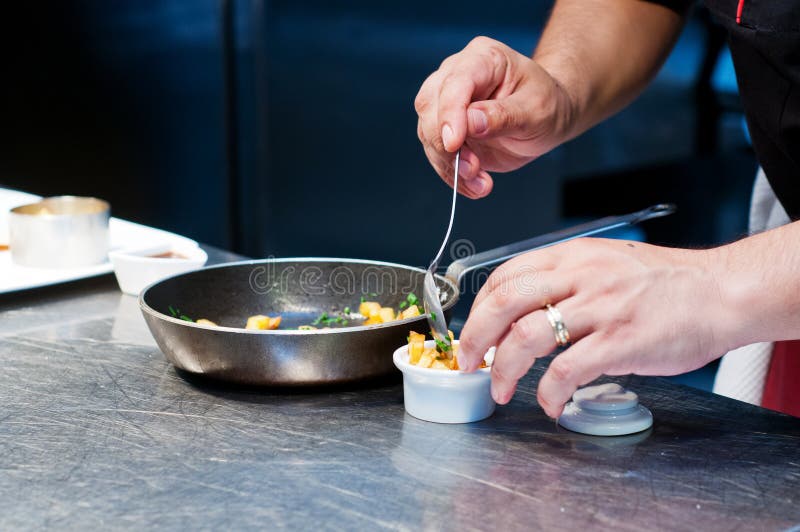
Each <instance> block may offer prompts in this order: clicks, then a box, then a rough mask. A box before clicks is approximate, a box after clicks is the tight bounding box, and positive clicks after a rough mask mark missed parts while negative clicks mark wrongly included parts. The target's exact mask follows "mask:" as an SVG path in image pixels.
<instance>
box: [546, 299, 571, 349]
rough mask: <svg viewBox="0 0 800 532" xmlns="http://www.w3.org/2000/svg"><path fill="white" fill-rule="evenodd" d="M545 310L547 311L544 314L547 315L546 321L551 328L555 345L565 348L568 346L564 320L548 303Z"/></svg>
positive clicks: (568, 339)
mask: <svg viewBox="0 0 800 532" xmlns="http://www.w3.org/2000/svg"><path fill="white" fill-rule="evenodd" d="M545 308H546V309H547V311H546V312H545V314H546V315H547V321H548V322H549V323H550V327H552V328H553V335H554V336H555V338H556V345H557V346H558V347H565V346H567V345H569V342H570V337H569V330H568V329H567V325H566V324H565V323H564V318H563V317H562V316H561V312H560V311H559V310H558V309H557V308H556V306H555V305H551V304H550V303H547V304H546V305H545Z"/></svg>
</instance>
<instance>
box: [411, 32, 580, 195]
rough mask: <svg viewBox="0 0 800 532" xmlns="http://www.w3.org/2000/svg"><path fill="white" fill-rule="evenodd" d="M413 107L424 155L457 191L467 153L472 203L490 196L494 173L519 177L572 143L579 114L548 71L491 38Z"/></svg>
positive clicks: (455, 63) (426, 87) (440, 73)
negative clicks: (456, 162)
mask: <svg viewBox="0 0 800 532" xmlns="http://www.w3.org/2000/svg"><path fill="white" fill-rule="evenodd" d="M414 106H415V108H416V110H417V114H418V115H419V122H418V125H417V134H418V136H419V139H420V141H421V142H422V145H423V147H424V149H425V154H426V155H427V157H428V160H429V161H430V162H431V164H432V165H433V167H434V169H436V172H437V173H438V174H439V175H440V176H441V177H442V179H444V180H445V182H447V183H448V184H450V185H451V186H452V182H453V162H454V153H455V152H456V151H457V150H458V149H459V148H461V164H460V167H459V176H460V177H462V178H463V185H462V184H461V183H460V186H459V192H461V193H462V194H464V195H465V196H467V197H470V198H473V199H475V198H481V197H484V196H486V195H488V194H489V192H491V190H492V178H491V176H490V175H489V173H488V172H492V171H495V172H508V171H510V170H515V169H517V168H519V167H521V166H523V165H524V164H526V163H528V162H530V161H532V160H534V159H535V158H536V157H538V156H539V155H542V154H544V153H546V152H548V151H550V150H551V149H553V148H554V147H556V146H557V145H558V144H560V143H562V142H564V141H565V140H567V138H568V137H569V133H568V130H569V127H570V124H569V123H570V120H571V116H572V114H573V112H572V110H571V103H570V98H569V96H568V95H567V93H566V91H565V90H564V89H563V88H562V86H561V85H560V84H559V83H558V82H557V81H556V80H555V79H554V78H553V77H552V76H550V74H548V73H547V71H546V70H544V69H543V68H542V67H541V66H539V65H538V64H537V63H536V62H534V61H533V60H532V59H530V58H528V57H525V56H524V55H522V54H520V53H517V52H515V51H514V50H512V49H511V48H509V47H508V46H506V45H504V44H503V43H501V42H498V41H495V40H493V39H490V38H488V37H476V38H475V39H473V40H472V41H471V42H470V43H469V44H468V45H467V47H466V48H464V49H463V50H462V51H461V52H459V53H457V54H455V55H453V56H450V57H448V58H447V59H445V60H444V62H443V63H442V64H441V66H440V67H439V69H438V70H437V71H436V72H434V73H433V74H431V75H430V76H429V77H428V79H426V80H425V82H424V83H423V84H422V87H421V88H420V90H419V93H418V94H417V97H416V100H415V102H414ZM459 181H462V180H461V179H460V180H459Z"/></svg>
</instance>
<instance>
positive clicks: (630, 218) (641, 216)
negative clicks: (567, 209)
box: [445, 203, 675, 282]
mask: <svg viewBox="0 0 800 532" xmlns="http://www.w3.org/2000/svg"><path fill="white" fill-rule="evenodd" d="M673 212H675V205H673V204H671V203H661V204H658V205H653V206H652V207H648V208H647V209H643V210H641V211H637V212H633V213H631V214H625V215H621V216H607V217H605V218H600V219H599V220H595V221H593V222H587V223H585V224H580V225H576V226H574V227H568V228H566V229H559V230H558V231H553V232H552V233H547V234H544V235H539V236H535V237H533V238H529V239H528V240H523V241H522V242H515V243H513V244H507V245H505V246H500V247H499V248H495V249H490V250H488V251H482V252H481V253H476V254H475V255H470V256H469V257H464V258H463V259H458V260H456V261H454V262H453V263H452V264H450V266H448V268H447V273H446V274H445V275H446V277H448V278H449V279H450V280H452V281H456V282H459V281H461V278H462V277H463V276H464V275H465V274H466V273H467V272H469V271H472V270H474V269H476V268H482V267H486V266H492V265H494V264H497V263H500V262H504V261H506V260H508V259H510V258H512V257H516V256H517V255H520V254H522V253H525V252H526V251H532V250H534V249H539V248H544V247H547V246H552V245H555V244H560V243H561V242H566V241H567V240H572V239H574V238H580V237H584V236H590V235H595V234H597V233H602V232H604V231H608V230H611V229H616V228H618V227H625V226H627V225H634V224H637V223H639V222H642V221H644V220H649V219H651V218H659V217H661V216H667V215H669V214H672V213H673Z"/></svg>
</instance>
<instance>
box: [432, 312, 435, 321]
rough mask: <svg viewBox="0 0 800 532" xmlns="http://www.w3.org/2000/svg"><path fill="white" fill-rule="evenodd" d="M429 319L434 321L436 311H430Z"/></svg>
mask: <svg viewBox="0 0 800 532" xmlns="http://www.w3.org/2000/svg"><path fill="white" fill-rule="evenodd" d="M431 320H433V321H436V313H435V312H431Z"/></svg>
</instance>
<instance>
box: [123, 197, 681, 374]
mask: <svg viewBox="0 0 800 532" xmlns="http://www.w3.org/2000/svg"><path fill="white" fill-rule="evenodd" d="M674 209H675V208H674V206H673V205H655V206H653V207H650V208H648V209H644V210H642V211H638V212H635V213H632V214H628V215H624V216H610V217H607V218H602V219H599V220H596V221H593V222H589V223H586V224H582V225H578V226H575V227H572V228H569V229H564V230H560V231H556V232H553V233H548V234H546V235H541V236H538V237H534V238H531V239H529V240H525V241H522V242H517V243H514V244H509V245H507V246H502V247H499V248H496V249H493V250H490V251H484V252H482V253H478V254H475V255H471V256H469V257H465V258H463V259H459V260H456V261H455V262H453V263H452V264H451V265H450V267H449V268H448V269H447V273H446V274H445V275H444V276H439V275H437V279H436V280H437V285H438V286H439V288H440V290H441V294H442V296H441V297H442V308H443V310H444V312H445V317H447V318H448V319H449V315H450V311H451V310H452V308H453V306H454V305H455V304H456V302H457V301H458V296H459V281H460V280H461V279H462V278H463V277H464V275H465V274H466V273H468V272H470V271H472V270H474V269H476V268H480V267H486V266H491V265H494V264H497V263H499V262H502V261H505V260H507V259H509V258H511V257H514V256H516V255H519V254H520V253H523V252H525V251H530V250H533V249H536V248H541V247H545V246H549V245H553V244H557V243H559V242H564V241H566V240H570V239H573V238H577V237H581V236H589V235H593V234H596V233H600V232H603V231H607V230H609V229H614V228H617V227H622V226H626V225H631V224H636V223H638V222H641V221H643V220H647V219H650V218H656V217H659V216H665V215H667V214H671V213H672V212H674ZM424 279H425V270H423V269H420V268H414V267H411V266H405V265H402V264H392V263H387V262H379V261H369V260H357V259H330V258H282V259H266V260H254V261H245V262H236V263H230V264H223V265H219V266H212V267H208V268H204V269H201V270H196V271H193V272H189V273H183V274H179V275H176V276H174V277H170V278H167V279H164V280H161V281H159V282H157V283H154V284H152V285H150V286H149V287H147V288H146V289H145V290H144V291H143V292H142V293H141V295H140V296H139V306H140V308H141V309H142V313H143V315H144V318H145V321H146V322H147V326H148V327H149V328H150V332H151V333H152V335H153V337H154V338H155V340H156V343H157V344H158V346H159V348H160V349H161V351H162V352H163V353H164V355H166V357H167V359H168V360H169V361H170V362H171V363H172V364H174V365H175V366H176V367H177V368H179V369H182V370H184V371H186V372H189V373H192V374H198V375H202V376H204V377H208V378H211V379H217V380H224V381H227V382H231V383H238V384H246V385H270V386H314V385H329V384H338V383H345V382H354V381H360V380H365V379H371V378H377V377H381V376H385V375H388V374H391V373H394V372H395V371H397V370H396V369H395V368H394V364H393V363H392V353H393V351H394V350H395V349H396V348H397V347H398V346H400V345H402V344H404V343H406V341H407V337H408V333H409V331H418V332H426V331H427V329H428V325H427V323H426V318H425V317H424V316H420V317H417V318H411V319H407V320H403V321H395V322H390V323H384V324H377V325H367V326H364V325H357V326H352V325H351V324H348V326H338V325H337V326H332V327H331V328H322V329H317V330H298V329H297V327H298V326H300V325H304V324H310V323H312V322H313V321H314V320H315V319H316V318H317V317H318V316H319V315H320V314H322V313H323V312H326V313H328V314H330V315H341V314H342V313H343V311H344V309H345V307H350V308H353V309H357V308H358V305H359V301H360V298H361V297H365V298H367V299H369V300H376V301H379V302H380V303H381V305H383V306H391V307H393V308H398V306H399V305H400V303H401V302H402V301H404V300H405V299H406V296H407V295H408V294H409V293H411V292H414V293H415V294H420V295H421V294H422V287H423V283H424ZM170 307H172V308H173V309H176V310H178V311H179V312H180V314H182V315H185V316H187V317H191V318H192V319H195V320H197V319H200V318H206V319H210V320H211V321H214V322H216V323H217V324H218V325H219V327H207V326H203V325H198V324H196V323H193V322H190V321H186V320H183V319H179V318H175V317H173V316H172V315H171V312H170V310H169V309H170ZM255 314H268V315H272V316H274V315H275V314H280V315H281V316H282V322H281V328H280V329H277V330H272V331H264V330H246V329H244V328H243V327H244V325H245V322H246V321H247V317H248V316H251V315H255ZM356 323H360V322H356Z"/></svg>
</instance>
